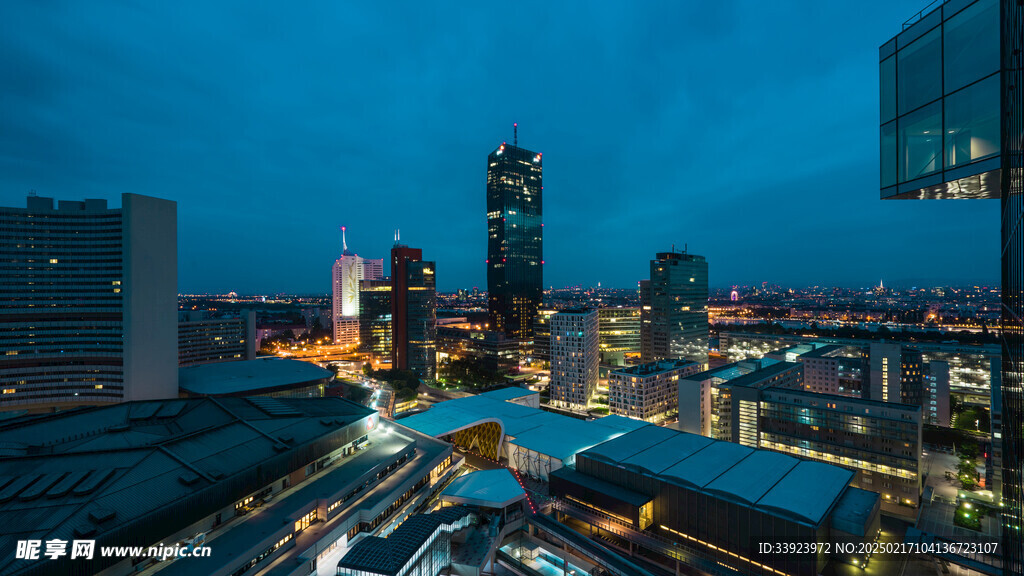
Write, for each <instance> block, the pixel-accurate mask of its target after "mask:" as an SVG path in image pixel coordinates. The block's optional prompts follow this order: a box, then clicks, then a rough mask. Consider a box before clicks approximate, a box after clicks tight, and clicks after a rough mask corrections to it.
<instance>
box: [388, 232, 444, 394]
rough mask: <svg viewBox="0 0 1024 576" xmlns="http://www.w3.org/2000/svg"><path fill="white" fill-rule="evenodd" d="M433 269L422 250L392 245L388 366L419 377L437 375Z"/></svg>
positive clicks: (435, 299) (430, 377)
mask: <svg viewBox="0 0 1024 576" xmlns="http://www.w3.org/2000/svg"><path fill="white" fill-rule="evenodd" d="M434 271H435V266H434V263H433V262H424V261H423V250H420V249H419V248H409V247H408V246H405V245H404V244H399V243H398V242H397V241H396V242H395V246H394V248H392V249H391V367H392V368H393V369H395V370H412V372H413V373H414V374H416V375H417V376H419V377H420V378H426V379H433V378H434V377H435V376H436V373H437V353H436V348H435V337H436V330H437V297H436V293H435V287H436V283H435V276H434Z"/></svg>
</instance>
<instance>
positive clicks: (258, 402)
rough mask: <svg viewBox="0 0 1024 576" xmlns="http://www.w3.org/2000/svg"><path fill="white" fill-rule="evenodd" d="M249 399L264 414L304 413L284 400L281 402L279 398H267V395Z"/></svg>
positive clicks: (287, 414)
mask: <svg viewBox="0 0 1024 576" xmlns="http://www.w3.org/2000/svg"><path fill="white" fill-rule="evenodd" d="M247 400H248V401H249V402H250V403H251V404H252V405H253V406H255V407H257V408H259V409H260V411H262V412H263V413H264V414H266V415H268V416H275V417H276V416H301V415H302V413H301V412H299V411H298V410H296V409H294V408H292V407H291V406H288V405H287V404H285V403H284V402H281V401H280V400H278V399H277V398H266V397H261V396H257V397H253V398H247Z"/></svg>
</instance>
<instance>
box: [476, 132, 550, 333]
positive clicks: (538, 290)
mask: <svg viewBox="0 0 1024 576" xmlns="http://www.w3.org/2000/svg"><path fill="white" fill-rule="evenodd" d="M543 188H544V187H543V186H542V180H541V155H540V154H539V153H537V152H531V151H530V150H527V149H525V148H520V147H519V146H518V145H517V140H513V144H512V145H511V146H509V145H508V144H507V143H502V145H501V146H498V148H497V149H496V150H494V152H491V153H490V155H488V156H487V297H488V301H487V308H488V322H489V323H490V329H491V330H499V331H502V332H504V333H505V334H506V335H507V336H510V337H512V338H518V339H523V340H526V339H529V338H530V337H531V336H532V335H533V320H534V317H536V316H537V309H538V308H540V306H541V302H542V300H543V287H542V286H543V272H542V265H543V264H544V260H543V251H542V244H543V237H544V224H543V223H542V218H541V216H542V213H543V212H542V207H541V191H542V190H543Z"/></svg>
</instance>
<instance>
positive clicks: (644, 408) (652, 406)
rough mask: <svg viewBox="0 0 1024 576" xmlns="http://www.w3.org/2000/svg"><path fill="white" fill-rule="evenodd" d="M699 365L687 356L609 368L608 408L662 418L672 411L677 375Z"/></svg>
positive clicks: (623, 413) (698, 368)
mask: <svg viewBox="0 0 1024 576" xmlns="http://www.w3.org/2000/svg"><path fill="white" fill-rule="evenodd" d="M701 368H702V366H701V365H700V364H697V363H696V362H691V361H689V360H661V361H658V362H649V363H647V364H639V365H637V366H630V367H628V368H619V369H617V370H612V371H611V372H610V373H609V374H608V410H609V412H611V413H612V414H618V415H619V416H626V417H628V418H635V419H637V420H643V421H645V422H652V423H657V422H662V421H664V420H666V419H668V418H670V417H671V416H673V415H674V414H675V413H676V409H677V406H678V404H677V402H678V399H679V379H680V378H686V377H687V376H691V375H693V374H696V373H697V372H700V371H701Z"/></svg>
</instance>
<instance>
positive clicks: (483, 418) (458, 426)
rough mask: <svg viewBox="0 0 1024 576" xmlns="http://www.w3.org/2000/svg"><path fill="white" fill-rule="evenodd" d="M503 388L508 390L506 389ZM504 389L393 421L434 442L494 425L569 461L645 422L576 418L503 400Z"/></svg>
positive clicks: (512, 437) (522, 442)
mask: <svg viewBox="0 0 1024 576" xmlns="http://www.w3.org/2000/svg"><path fill="white" fill-rule="evenodd" d="M505 390H508V389H507V388H506V389H505ZM505 395H507V393H506V392H504V390H496V391H494V392H485V393H483V394H477V395H475V396H467V397H465V398H457V399H455V400H448V401H446V402H440V403H437V404H434V405H433V406H431V407H430V408H429V409H428V410H427V411H426V412H421V413H419V414H414V415H412V416H408V417H406V418H401V419H399V420H398V422H399V423H400V424H402V425H403V426H408V427H409V428H412V429H413V430H416V431H417V432H420V433H421V434H426V435H427V436H433V437H435V438H437V437H440V436H444V435H446V434H450V433H452V432H455V431H457V430H462V429H464V428H468V427H471V426H475V425H477V424H480V423H482V422H487V421H498V422H500V423H501V425H502V427H503V428H504V430H505V435H506V436H508V437H509V438H510V443H512V444H515V445H517V446H521V447H524V448H528V449H530V450H533V451H535V452H539V453H541V454H546V455H548V456H551V457H552V458H557V459H559V460H562V461H568V460H570V459H571V458H572V457H573V456H575V455H576V454H577V453H579V452H581V451H583V450H585V449H587V448H590V447H591V446H594V445H595V444H599V443H601V442H604V441H605V440H609V439H611V438H615V437H616V436H619V435H621V434H623V433H625V432H628V431H630V430H635V429H637V428H640V427H646V426H648V424H646V423H645V422H641V421H638V420H632V419H629V418H623V417H620V416H606V417H604V418H598V419H596V420H589V421H587V420H580V419H577V418H572V417H569V416H563V415H561V414H555V413H553V412H545V411H544V410H541V409H539V408H531V407H529V406H523V405H522V404H515V403H513V402H508V401H505V400H504V399H503V397H504V396H505Z"/></svg>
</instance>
